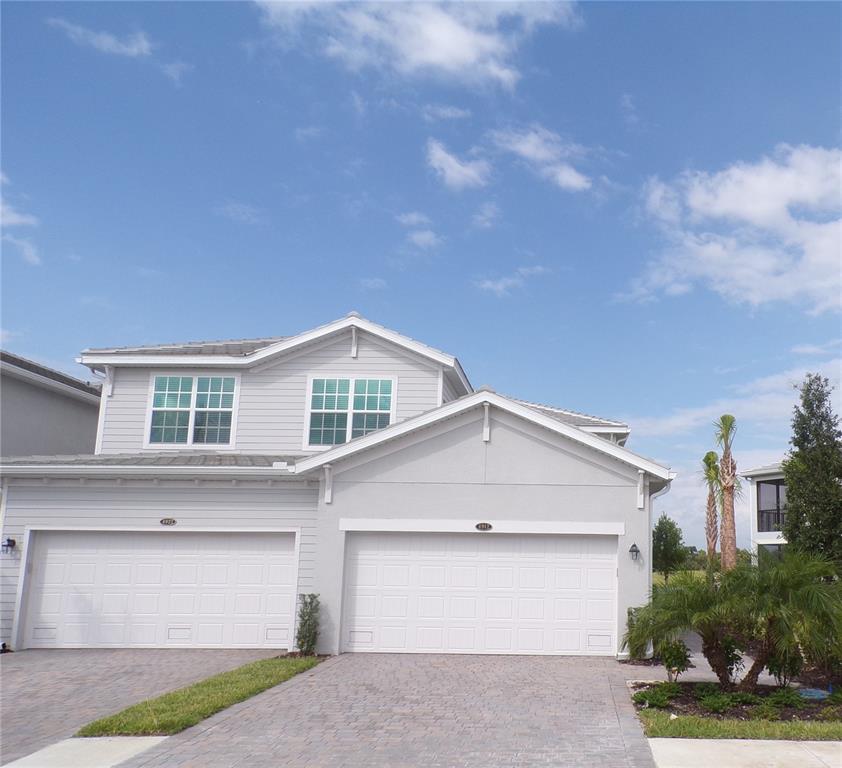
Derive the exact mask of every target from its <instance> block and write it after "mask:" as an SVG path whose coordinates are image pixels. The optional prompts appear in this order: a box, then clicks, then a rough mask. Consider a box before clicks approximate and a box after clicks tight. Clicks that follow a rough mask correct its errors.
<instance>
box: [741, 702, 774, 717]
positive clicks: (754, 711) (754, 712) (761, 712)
mask: <svg viewBox="0 0 842 768" xmlns="http://www.w3.org/2000/svg"><path fill="white" fill-rule="evenodd" d="M747 714H748V716H749V717H750V718H751V719H752V720H779V719H780V717H781V712H780V710H779V709H778V708H777V707H773V706H772V705H771V704H759V705H758V706H756V707H752V708H751V709H750V710H749V711H748V713H747Z"/></svg>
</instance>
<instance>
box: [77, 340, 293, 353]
mask: <svg viewBox="0 0 842 768" xmlns="http://www.w3.org/2000/svg"><path fill="white" fill-rule="evenodd" d="M287 338H289V337H288V336H267V337H265V338H262V339H220V340H217V341H184V342H172V343H170V344H149V345H142V346H137V347H99V348H93V349H86V350H84V351H83V353H93V354H97V353H102V354H127V355H128V354H131V355H232V356H236V355H250V354H251V353H252V352H256V351H257V350H259V349H263V348H264V347H268V346H270V345H272V344H277V343H278V342H279V341H283V340H284V339H287Z"/></svg>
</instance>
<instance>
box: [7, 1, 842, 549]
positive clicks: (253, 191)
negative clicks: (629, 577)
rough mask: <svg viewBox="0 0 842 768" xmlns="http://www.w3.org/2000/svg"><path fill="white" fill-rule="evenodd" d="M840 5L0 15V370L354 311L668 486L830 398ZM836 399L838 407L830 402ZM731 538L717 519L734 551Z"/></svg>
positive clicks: (304, 324) (110, 8) (696, 522)
mask: <svg viewBox="0 0 842 768" xmlns="http://www.w3.org/2000/svg"><path fill="white" fill-rule="evenodd" d="M840 21H842V9H841V8H840V6H839V5H838V4H831V3H825V4H785V3H780V4H761V3H746V4H724V3H718V4H707V3H694V4H660V3H649V4H612V3H599V4H585V5H578V6H573V5H548V4H539V3H531V4H527V5H521V6H517V5H511V4H507V5H492V4H483V5H481V4H462V5H442V6H429V5H401V4H389V5H386V6H371V5H362V4H359V5H346V6H330V5H326V4H318V3H317V4H313V5H311V4H307V3H301V4H295V5H268V4H251V3H236V4H235V3H210V4H201V3H179V4H164V3H132V2H124V3H57V4H51V3H4V5H3V28H2V50H3V53H2V56H3V61H2V65H3V66H2V92H3V97H2V98H3V102H2V139H3V145H2V171H3V184H2V195H3V225H4V226H3V240H2V257H3V258H2V278H3V280H2V317H1V318H0V319H1V320H2V343H3V346H4V347H6V348H8V349H11V350H13V351H16V352H18V353H20V354H23V355H26V356H29V357H32V358H35V359H38V360H42V361H44V362H46V363H48V364H52V365H54V366H57V367H60V368H63V369H65V370H69V371H71V372H75V373H77V374H78V373H82V374H84V371H82V370H81V369H79V368H78V366H75V364H74V362H73V358H74V356H75V355H76V354H78V352H79V350H81V349H82V348H85V347H88V346H105V345H111V344H136V343H155V342H163V341H176V340H189V339H203V338H232V337H247V336H261V335H276V334H288V333H295V332H298V331H301V330H305V329H307V328H309V327H312V326H315V325H318V324H321V323H323V322H326V321H328V320H330V319H334V318H336V317H339V316H342V315H344V314H345V313H347V312H348V311H349V310H351V309H356V310H358V311H360V312H362V313H363V314H364V315H366V316H367V317H369V318H371V319H373V320H375V321H377V322H380V323H383V324H385V325H388V326H390V327H393V328H395V329H397V330H400V331H402V332H404V333H407V334H409V335H411V336H414V337H416V338H419V339H420V340H422V341H425V342H427V343H429V344H432V345H434V346H437V347H439V348H442V349H445V350H447V351H448V352H452V353H454V354H456V355H458V356H459V357H460V359H461V361H462V363H463V365H464V366H465V368H466V370H467V371H468V374H469V375H470V376H471V379H472V381H473V382H474V384H475V385H479V384H485V383H487V384H491V385H492V386H494V387H495V388H496V389H497V390H498V391H500V392H503V393H508V394H515V395H517V396H520V397H523V398H527V399H532V400H536V401H541V402H547V403H552V404H556V405H560V406H562V407H567V408H572V409H577V410H582V411H585V412H588V413H596V414H599V415H604V416H607V417H613V418H624V419H627V420H629V422H630V423H631V425H632V428H633V432H632V440H631V442H630V447H632V448H634V449H635V450H637V451H638V452H640V453H644V454H647V455H651V456H654V457H656V458H658V459H659V460H661V461H663V462H665V463H667V464H670V465H671V466H673V467H674V468H675V469H676V470H678V471H679V472H680V473H681V477H680V479H679V480H677V481H676V482H675V484H674V489H673V491H672V492H671V493H670V494H669V495H668V496H666V497H664V498H663V500H662V501H661V502H660V509H662V510H666V511H667V512H668V513H670V514H671V515H673V516H674V517H676V518H677V519H678V520H679V521H680V522H681V524H682V526H683V528H684V530H685V537H686V539H687V540H688V541H689V542H691V543H694V544H701V543H702V542H703V532H702V519H703V492H702V489H701V488H700V485H699V482H698V478H697V476H696V468H697V465H698V464H699V458H700V457H701V455H702V454H703V453H704V452H705V451H706V450H707V449H708V448H709V447H710V442H711V438H710V434H711V431H712V429H711V426H710V424H711V422H712V421H713V419H714V418H715V417H716V416H718V415H719V413H721V412H723V411H731V412H733V413H734V414H735V415H736V416H737V419H738V422H739V424H740V429H739V433H738V438H737V446H736V447H737V458H738V462H739V465H740V466H741V467H743V468H747V467H748V466H751V465H756V464H758V463H764V462H766V461H769V460H772V459H774V458H776V457H777V456H780V455H781V454H782V453H783V451H784V450H785V448H786V441H787V438H788V432H789V430H788V421H789V417H790V410H791V405H792V402H793V391H792V384H793V383H794V382H796V381H798V380H799V379H800V377H801V376H802V375H803V372H804V371H806V370H818V371H822V372H824V373H825V374H826V375H829V376H830V377H831V378H832V379H834V381H837V382H838V380H839V377H840V352H841V351H842V346H840V336H842V333H840V315H839V311H840V294H842V280H840V271H842V262H841V261H840V259H842V256H840V215H841V211H840V209H842V181H840V176H841V175H842V174H840V158H841V157H842V155H841V154H840V138H841V135H840V116H841V115H842V108H841V107H842V105H840V93H841V92H842V83H841V82H840V79H841V76H840V72H842V66H840V65H842V57H841V56H840V50H842V49H841V48H840V41H839V34H838V33H839V28H840ZM837 402H838V398H837ZM747 528H748V525H747V520H746V519H745V518H743V519H741V521H740V537H741V540H742V541H743V542H745V535H746V533H747Z"/></svg>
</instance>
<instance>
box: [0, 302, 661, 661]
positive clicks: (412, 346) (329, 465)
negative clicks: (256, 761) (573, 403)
mask: <svg viewBox="0 0 842 768" xmlns="http://www.w3.org/2000/svg"><path fill="white" fill-rule="evenodd" d="M81 361H82V362H83V363H84V364H85V365H87V366H89V367H90V368H91V369H92V370H94V371H97V372H99V373H101V374H102V375H103V376H104V377H105V384H104V392H103V401H102V409H101V413H100V428H99V432H98V435H97V447H96V452H95V455H89V456H65V457H55V458H50V459H43V458H42V459H20V460H16V461H8V462H6V463H5V465H4V466H3V467H2V472H3V477H4V481H3V482H4V486H5V489H6V492H5V493H4V498H5V499H6V503H5V510H4V523H3V525H4V527H3V531H2V536H3V538H6V537H10V538H14V539H15V541H16V542H17V546H16V548H14V549H13V550H12V551H11V552H8V553H5V554H3V555H2V556H0V567H2V577H3V582H2V583H3V584H4V588H5V590H6V592H5V593H4V597H3V601H2V605H1V606H0V607H1V608H2V638H3V639H4V640H7V641H11V642H12V644H13V646H14V647H17V648H26V647H29V648H33V647H37V648H60V647H84V646H94V647H97V646H108V647H120V646H140V647H142V646H149V647H159V646H166V647H226V646H239V647H272V648H275V647H277V648H291V647H292V646H293V643H294V637H295V620H296V597H297V595H299V594H301V593H309V592H317V593H319V595H320V596H321V606H322V608H321V632H320V639H319V650H320V651H322V652H325V653H337V652H342V651H381V652H426V653H529V654H593V655H607V656H615V655H617V654H619V653H620V652H621V637H622V633H623V631H624V629H625V623H626V616H627V611H628V609H629V608H630V607H632V606H637V605H640V604H642V603H644V602H645V601H646V600H647V597H648V594H649V590H650V586H651V566H652V564H651V557H650V549H651V548H650V532H651V528H652V525H651V509H652V498H653V496H655V495H657V494H659V493H662V492H664V491H665V490H666V489H667V488H668V487H669V484H670V481H671V479H672V478H673V476H674V475H673V474H672V473H671V472H670V470H669V469H668V468H667V467H664V466H661V465H660V464H657V463H656V462H654V461H651V460H649V459H645V458H643V457H641V456H638V455H637V454H635V453H632V452H631V451H629V450H628V449H627V448H625V447H624V443H625V441H626V438H627V437H628V434H629V428H628V426H626V425H625V424H622V423H620V422H617V421H611V420H607V419H599V418H596V417H592V416H585V415H583V414H579V413H575V412H573V411H568V410H564V409H561V408H553V407H550V406H543V405H536V404H532V403H527V402H524V401H521V400H516V399H512V398H508V397H504V396H502V395H500V394H497V393H495V392H493V391H491V390H489V389H480V390H478V391H475V390H474V389H473V388H472V386H471V384H470V383H469V381H468V378H467V377H466V375H465V373H464V371H463V370H462V366H461V365H460V363H459V361H458V360H457V359H456V358H455V357H453V356H451V355H448V354H445V353H443V352H440V351H438V350H435V349H433V348H431V347H428V346H426V345H425V344H422V343H419V342H417V341H414V340H412V339H409V338H407V337H405V336H402V335H400V334H398V333H395V332H394V331H390V330H388V329H386V328H384V327H382V326H379V325H376V324H374V323H372V322H370V321H368V320H365V319H363V318H361V317H359V316H358V315H356V314H355V313H352V314H350V315H349V316H347V317H345V318H342V319H340V320H337V321H335V322H332V323H329V324H327V325H325V326H322V327H320V328H316V329H314V330H312V331H308V332H306V333H302V334H299V335H297V336H292V337H288V338H284V337H276V338H267V339H257V340H246V341H232V342H199V343H192V344H172V345H163V346H155V347H126V348H116V349H89V350H86V351H84V352H83V353H82V357H81ZM571 375H572V372H571Z"/></svg>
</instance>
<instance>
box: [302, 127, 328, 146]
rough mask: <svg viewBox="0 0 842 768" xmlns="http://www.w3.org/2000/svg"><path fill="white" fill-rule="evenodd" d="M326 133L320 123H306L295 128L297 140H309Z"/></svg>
mask: <svg viewBox="0 0 842 768" xmlns="http://www.w3.org/2000/svg"><path fill="white" fill-rule="evenodd" d="M323 133H324V128H322V127H321V126H320V125H305V126H302V127H301V128H296V129H295V140H296V141H302V142H303V141H309V140H310V139H317V138H319V136H321V135H322V134H323Z"/></svg>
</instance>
